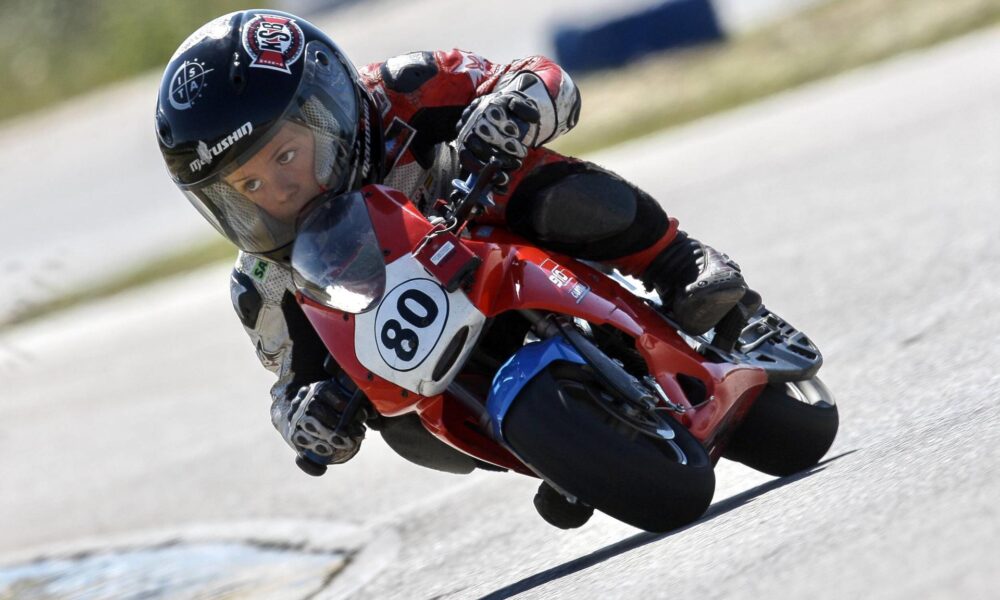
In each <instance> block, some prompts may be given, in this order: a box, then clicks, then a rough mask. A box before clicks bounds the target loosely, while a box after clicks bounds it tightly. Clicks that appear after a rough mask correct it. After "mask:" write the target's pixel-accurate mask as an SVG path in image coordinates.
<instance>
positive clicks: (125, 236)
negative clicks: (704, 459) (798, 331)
mask: <svg viewBox="0 0 1000 600" xmlns="http://www.w3.org/2000/svg"><path fill="white" fill-rule="evenodd" d="M263 4H267V5H268V6H270V7H273V8H278V9H281V10H287V11H290V12H294V13H297V14H300V15H302V16H304V17H305V18H307V19H309V20H311V21H313V22H314V23H315V24H317V25H319V26H320V27H322V28H323V29H325V30H326V31H327V32H329V33H330V34H331V36H332V37H333V38H334V39H335V40H337V41H338V43H339V44H340V45H341V47H342V48H343V49H344V50H345V51H346V52H347V54H348V55H349V56H350V57H351V58H352V59H353V60H354V61H355V62H356V63H358V64H364V63H368V62H374V61H379V60H384V59H385V58H387V57H391V56H394V55H397V54H401V53H404V52H409V51H413V50H426V49H438V48H451V47H458V48H463V49H467V50H471V51H475V52H478V53H481V54H483V55H484V56H486V57H487V58H489V59H491V60H493V61H509V60H513V59H515V58H519V57H522V56H527V55H531V54H545V55H548V56H551V57H553V58H555V59H556V60H557V61H558V62H560V64H562V65H563V66H564V67H565V68H566V69H567V70H568V72H569V73H570V74H571V75H572V77H573V79H574V81H576V82H577V83H578V85H579V86H580V88H581V91H582V96H583V112H582V115H581V119H580V124H579V126H578V127H577V128H576V129H575V130H574V131H573V132H571V133H570V134H569V135H567V136H565V137H564V138H562V139H560V140H558V141H557V142H556V143H555V145H554V146H555V148H556V149H558V150H560V151H562V152H566V153H570V154H574V155H584V156H586V157H587V158H589V159H591V160H595V161H597V162H599V163H600V164H602V165H604V166H607V167H609V168H611V169H613V170H616V171H618V172H620V173H622V174H623V175H625V176H626V177H628V178H630V179H631V180H633V181H635V182H636V183H638V184H639V185H640V186H641V187H643V188H645V189H647V190H648V191H649V192H650V193H652V194H653V195H654V196H655V197H657V198H658V199H660V201H661V202H662V203H663V204H664V206H665V207H666V210H667V212H668V214H671V215H674V216H678V217H679V218H680V219H681V222H682V224H683V225H684V226H685V227H687V228H689V229H690V231H692V232H693V233H694V234H695V235H696V236H697V237H702V238H704V239H705V240H706V241H708V242H709V243H711V244H713V245H715V246H717V247H719V248H721V249H722V250H724V251H727V252H729V253H730V254H732V255H733V256H734V257H736V258H737V259H738V260H739V261H740V262H741V264H743V266H744V268H745V269H746V270H747V272H748V273H749V274H750V275H749V279H750V281H751V283H752V284H754V285H755V287H757V288H758V289H761V291H763V292H764V296H765V300H766V301H767V302H768V304H769V306H774V307H775V308H776V309H777V310H778V311H779V312H781V313H782V314H786V311H787V315H786V316H788V317H789V318H790V319H791V320H792V321H793V323H796V324H799V325H801V327H802V328H803V329H805V330H806V331H808V332H810V334H811V337H813V338H814V339H815V340H817V341H818V343H819V345H820V346H821V348H823V349H824V350H825V352H826V356H827V362H828V365H829V366H828V367H826V368H825V371H824V372H825V373H828V375H827V383H829V384H831V386H832V387H834V389H835V390H836V391H837V392H838V393H839V394H840V396H841V397H842V398H843V399H844V400H843V401H844V407H843V408H842V409H841V410H842V418H844V419H845V423H846V425H845V426H844V429H843V432H842V434H841V438H840V440H838V443H837V446H835V448H834V452H832V454H837V455H842V456H844V457H845V458H841V459H839V460H838V461H837V462H834V463H831V465H829V466H828V467H827V470H826V471H825V472H823V473H821V474H817V475H815V476H810V477H808V478H806V479H802V480H801V481H797V482H795V484H794V485H787V486H786V485H785V483H781V482H778V483H776V482H774V481H772V480H770V479H769V478H766V477H763V476H761V475H759V474H756V473H752V472H749V471H748V470H745V469H742V468H741V467H737V466H735V465H731V464H728V463H726V464H723V465H720V476H719V477H720V489H719V491H718V492H717V495H716V499H717V501H722V500H724V499H725V500H726V501H727V502H728V504H726V503H725V502H723V504H722V505H721V506H722V507H721V508H719V507H716V509H715V512H714V513H712V514H711V516H710V518H708V519H707V522H705V523H701V524H698V525H696V526H694V527H693V528H691V529H689V530H685V531H683V532H680V533H678V534H676V535H671V536H644V535H643V534H638V535H637V534H636V533H635V531H634V530H630V529H629V528H627V527H625V526H623V525H621V524H618V523H615V522H613V521H610V520H608V519H604V520H602V518H600V517H598V518H597V519H595V521H596V522H595V523H592V524H591V525H588V527H587V528H586V529H585V530H581V532H578V533H574V534H561V533H558V532H554V531H553V530H549V529H547V528H546V526H545V525H544V524H543V523H542V522H541V521H540V520H539V519H537V517H535V516H534V514H533V509H531V506H530V504H531V503H530V497H531V494H532V493H533V488H532V485H531V482H529V481H521V480H520V479H524V478H520V479H517V480H515V479H516V478H514V477H513V476H499V475H497V476H493V475H489V474H486V475H485V476H484V474H479V473H477V474H474V475H472V476H470V477H467V478H455V477H452V476H446V475H443V474H439V473H432V472H429V471H423V470H420V469H418V468H416V467H413V466H411V465H409V464H407V463H404V462H402V460H401V459H398V458H396V457H395V456H394V455H392V453H391V451H389V450H387V449H386V448H385V447H384V445H381V443H380V440H378V438H377V436H375V435H372V436H370V437H371V438H373V439H370V440H369V441H367V442H366V449H365V450H364V451H363V452H362V454H361V456H359V458H358V459H356V460H355V461H352V462H351V463H350V464H348V465H345V466H343V467H342V468H340V469H338V470H337V473H336V474H335V475H334V474H333V473H331V475H328V476H327V477H325V478H323V479H321V480H306V478H305V477H304V476H302V475H301V474H299V473H298V472H297V470H296V469H295V467H294V465H293V464H292V457H291V456H290V453H289V451H288V449H287V448H285V447H284V446H283V444H282V442H281V440H280V439H279V438H278V436H277V435H276V434H275V433H274V432H273V431H272V430H271V426H270V423H269V422H268V415H267V404H268V398H267V389H268V387H269V385H270V383H271V378H270V376H269V375H268V374H267V373H266V372H264V371H263V369H261V368H260V366H259V365H258V364H257V362H256V359H255V358H254V356H253V352H252V348H251V347H250V346H249V344H247V340H246V337H245V335H244V334H243V332H242V331H241V329H240V327H239V323H238V321H237V319H235V318H234V316H233V315H232V314H231V312H232V309H231V307H230V301H229V298H228V290H227V283H226V278H227V273H228V270H229V268H230V265H231V261H232V258H233V257H234V256H235V250H234V249H233V248H231V247H230V246H228V245H227V244H226V243H225V242H223V241H222V240H221V239H216V238H217V237H218V236H217V235H216V234H215V233H214V231H213V230H212V229H211V228H210V227H209V226H207V224H206V223H205V222H204V221H203V220H202V219H201V218H200V217H199V216H198V215H197V213H196V212H195V211H193V210H191V208H190V207H189V206H188V205H187V203H186V202H185V201H184V200H183V198H182V196H181V195H180V193H179V192H178V191H177V190H176V188H175V187H174V186H173V184H172V183H171V182H170V180H169V178H168V176H167V174H166V171H165V169H164V167H163V165H162V161H161V159H160V157H159V154H158V151H157V147H156V143H155V138H154V134H153V131H152V126H151V125H152V117H153V111H154V107H155V96H156V89H157V85H158V83H159V78H160V75H161V72H162V69H163V67H164V65H165V63H166V61H167V59H168V58H169V56H170V55H171V54H172V52H173V50H174V49H175V48H176V47H177V46H178V45H179V44H180V42H181V41H183V39H184V38H185V37H187V35H188V34H189V33H191V32H192V31H193V30H194V29H196V28H197V27H198V26H199V25H201V24H202V23H204V22H206V21H207V20H209V19H210V18H212V17H214V16H217V15H219V14H223V13H226V12H229V11H233V10H237V9H242V8H249V7H257V6H262V5H263ZM0 22H2V23H3V24H4V30H5V34H4V35H2V36H0V56H2V57H3V60H0V82H2V83H3V87H2V93H0V181H2V182H3V187H2V188H0V208H2V211H0V273H3V278H2V279H0V281H2V282H3V283H2V286H0V289H2V291H3V293H2V294H0V599H3V600H6V599H7V598H24V597H36V598H50V597H88V598H91V597H92V598H105V597H107V598H123V597H199V596H198V594H203V595H204V596H203V597H208V596H207V595H206V594H209V592H205V591H204V590H205V589H217V588H211V585H210V584H206V585H208V586H209V587H205V588H201V587H198V586H199V585H202V583H204V582H206V581H212V580H216V581H221V582H222V583H219V584H218V585H219V586H221V587H222V588H224V589H228V590H229V592H226V593H229V594H230V595H231V597H252V596H254V595H255V594H256V596H257V597H293V598H294V597H311V596H310V594H313V593H319V592H316V590H320V589H322V590H323V592H322V594H327V595H329V596H330V597H348V596H351V597H372V598H382V597H401V598H412V597H480V596H486V597H510V596H513V595H518V594H523V595H524V597H529V596H536V595H541V596H546V595H555V596H559V597H596V596H598V595H601V596H602V597H622V596H621V595H622V594H625V595H629V594H627V593H626V591H625V590H629V591H630V592H631V595H639V594H643V595H646V596H653V597H655V596H657V595H658V592H657V590H660V589H661V588H660V587H658V586H660V585H668V581H669V588H670V589H672V590H674V591H678V592H684V593H690V594H694V593H697V594H699V595H703V594H705V593H708V592H710V591H711V592H712V593H709V595H710V596H712V597H729V596H732V595H734V594H742V593H748V592H749V591H754V592H757V593H764V594H768V595H771V596H776V597H802V596H804V595H806V594H809V595H813V596H820V597H830V598H834V597H844V596H857V595H861V596H865V597H900V596H902V595H917V596H920V597H923V596H925V595H926V596H934V597H960V596H961V597H988V596H989V595H991V594H992V593H993V591H994V590H995V584H996V583H998V582H997V581H996V575H995V573H996V572H997V569H996V567H997V566H1000V564H998V563H997V562H996V558H995V557H996V556H1000V548H998V546H997V544H998V542H997V541H996V540H997V539H1000V536H998V535H997V534H998V533H1000V530H998V529H1000V518H998V515H997V509H996V508H994V505H995V503H994V502H993V501H992V498H995V495H996V493H997V492H1000V489H998V487H997V486H998V485H1000V484H998V481H1000V477H998V475H1000V472H998V465H1000V460H998V450H997V448H998V444H997V442H1000V439H998V435H1000V434H998V431H1000V427H998V425H1000V423H998V414H997V413H998V411H997V408H996V407H997V402H996V399H997V395H998V392H1000V379H998V376H997V374H996V373H995V369H993V368H991V367H990V365H992V364H996V363H997V361H998V360H1000V356H998V351H997V350H996V349H995V346H996V344H995V343H993V342H995V340H996V339H997V338H998V336H1000V320H998V317H997V314H998V313H997V311H996V310H995V305H996V304H995V303H996V301H997V300H998V299H1000V290H998V288H997V285H998V284H997V283H996V282H998V281H1000V251H998V248H997V243H996V239H997V232H998V231H1000V229H998V228H997V225H996V223H997V222H998V218H1000V209H998V206H1000V202H998V201H1000V61H998V60H996V58H997V56H1000V30H998V28H997V24H998V22H1000V0H949V1H948V2H941V1H940V0H667V1H654V0H620V1H619V2H614V3H609V2H597V1H595V0H549V1H547V2H529V1H527V0H505V1H504V2H496V3H491V2H482V1H470V0H405V1H404V0H339V1H338V0H274V1H273V2H267V3H259V2H254V1H247V0H172V1H147V2H133V1H127V0H80V1H69V0H0ZM771 298H774V302H773V305H772V303H771ZM852 423H853V425H852ZM248 466H249V467H250V468H248ZM734 499H735V500H734ZM939 510H943V511H947V512H949V513H950V517H949V520H948V522H947V525H946V524H945V522H944V521H943V519H942V518H939V517H934V518H932V517H931V515H934V514H935V513H937V512H938V511H939ZM441 514H448V515H450V516H451V518H450V520H449V522H448V523H446V524H442V523H441V520H440V518H434V515H437V516H438V517H440V515H441ZM779 517H783V518H784V520H783V519H782V518H779ZM302 522H305V523H307V524H308V525H302ZM206 523H207V525H206ZM194 524H197V525H198V527H200V528H199V529H195V530H192V529H190V527H191V526H193V525H194ZM151 530H156V531H157V532H158V533H156V534H155V535H154V534H147V533H144V532H149V531H151ZM137 535H138V536H139V537H135V536H137ZM143 536H145V537H143ZM254 536H256V538H254ZM324 536H325V537H324ZM249 538H254V539H258V540H265V541H266V544H265V545H264V546H265V547H266V548H265V550H267V551H270V550H272V549H275V548H277V549H278V550H276V552H278V551H282V552H284V551H287V550H288V549H289V548H297V549H300V550H301V549H303V548H305V549H307V550H309V552H306V554H305V555H300V556H298V558H296V559H295V560H293V559H291V558H288V556H286V555H287V554H288V552H286V553H285V554H286V555H282V557H278V558H276V557H275V556H272V555H271V554H267V552H264V553H263V554H260V553H257V554H253V553H249V554H248V552H249V551H248V550H247V549H246V548H245V547H240V548H236V546H238V544H239V543H242V542H244V541H245V540H247V539H249ZM320 538H322V539H320ZM178 540H180V541H182V542H190V543H191V544H193V545H198V544H200V546H198V547H199V548H200V550H201V551H202V554H199V555H196V556H194V557H192V556H187V557H183V556H173V555H171V556H170V557H165V556H162V555H157V554H155V553H152V554H148V555H141V556H138V557H137V558H134V559H133V560H132V562H131V563H130V566H128V567H126V566H122V565H123V563H122V562H121V561H118V560H117V558H116V557H117V556H118V555H117V554H115V552H119V551H120V550H121V549H123V548H128V549H135V548H160V547H163V546H164V545H165V544H168V543H178ZM192 540H193V541H192ZM931 540H934V542H933V543H932V542H931ZM721 541H724V542H725V546H726V547H725V548H722V547H720V546H721V545H722V544H721V543H720V542H721ZM990 547H992V548H994V551H989V550H988V548H990ZM234 548H236V549H235V550H234ZM512 548H518V549H519V550H517V551H511V549H512ZM281 549H284V550H281ZM102 552H106V553H110V554H102ZM310 552H311V554H310ZM316 556H323V557H326V558H324V559H323V560H322V561H319V562H318V563H317V562H315V561H313V560H312V559H313V558H315V557H316ZM68 557H76V558H72V559H71V558H68ZM81 557H83V558H82V559H81ZM876 557H877V558H876ZM886 557H889V558H886ZM296 560H297V561H298V562H295V561H296ZM81 561H82V562H83V563H86V567H87V569H89V571H88V572H87V573H88V574H87V575H79V573H80V569H81ZM668 561H669V563H670V564H672V565H675V566H677V565H680V566H681V567H682V570H683V571H684V572H685V573H686V575H684V576H682V577H680V579H673V580H667V579H665V575H664V573H663V572H662V571H660V570H657V568H656V565H658V564H659V565H663V564H665V563H667V562H668ZM234 563H240V564H243V565H250V566H249V567H247V568H246V569H243V570H239V569H234V568H233V566H232V565H233V564H234ZM276 564H278V565H279V566H281V565H283V568H284V569H285V570H284V571H282V570H280V569H279V570H278V571H272V570H269V568H270V567H267V565H270V566H271V567H273V566H274V565H276ZM487 564H489V565H491V567H490V568H487V567H486V566H484V565H487ZM721 564H727V565H730V567H731V568H732V570H727V571H725V573H721V572H720V571H719V568H720V567H719V566H720V565H721ZM193 565H201V566H202V570H200V571H199V570H198V569H195V568H194V567H193ZM5 566H6V567H5ZM130 569H131V570H130ZM845 569H846V570H848V571H851V572H852V573H853V576H852V578H844V577H841V576H839V575H838V574H839V573H841V572H844V571H845ZM279 571H280V572H279ZM137 573H138V574H137ZM192 573H194V575H192ZM748 573H758V574H756V575H753V576H752V577H751V576H750V575H748ZM764 573H766V575H764ZM337 574H339V575H337ZM77 575H79V577H77ZM570 575H573V577H569V576H570ZM578 575H579V577H578ZM74 577H77V578H76V579H74ZM227 577H228V579H226V578H227ZM675 577H676V575H675ZM571 580H572V581H571ZM751 580H753V581H752V582H751ZM108 581H117V582H118V586H117V587H115V586H114V585H111V586H110V587H108V585H110V584H108V583H107V582H108ZM338 581H339V583H337V582H338ZM170 582H173V583H174V584H176V585H177V586H178V587H175V588H171V587H170ZM74 585H75V586H76V587H74ZM81 586H82V587H81ZM185 586H187V587H185ZM226 586H228V587H226ZM80 590H83V591H80ZM987 590H989V591H987ZM211 593H215V592H211ZM219 593H220V594H221V593H222V592H219ZM158 594H159V596H158ZM212 597H227V596H224V595H219V596H212Z"/></svg>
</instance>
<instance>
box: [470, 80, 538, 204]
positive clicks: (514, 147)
mask: <svg viewBox="0 0 1000 600" xmlns="http://www.w3.org/2000/svg"><path fill="white" fill-rule="evenodd" d="M540 116H541V113H539V111H538V105H537V104H536V103H535V101H534V100H533V99H531V98H530V97H528V96H527V95H526V94H524V93H523V92H518V91H512V90H508V91H501V92H494V93H492V94H487V95H485V96H481V97H479V98H476V99H475V100H473V101H472V104H470V105H469V106H468V107H467V108H466V109H465V111H463V112H462V118H461V119H459V121H458V138H457V141H458V143H459V145H460V147H461V148H464V149H465V150H468V151H469V152H470V153H471V154H472V156H474V157H475V158H476V159H477V160H478V161H480V162H482V163H484V164H485V163H487V162H489V160H490V158H491V157H493V156H495V157H497V159H499V161H500V167H501V172H500V175H498V178H497V179H496V180H495V181H494V183H495V184H496V186H497V188H498V191H502V189H503V188H504V187H505V186H506V185H507V183H509V182H510V173H511V172H512V171H515V170H517V169H518V168H519V167H520V166H521V162H522V160H523V159H524V157H525V156H526V155H527V154H528V148H530V147H532V144H533V143H534V142H535V138H537V137H538V120H539V118H540Z"/></svg>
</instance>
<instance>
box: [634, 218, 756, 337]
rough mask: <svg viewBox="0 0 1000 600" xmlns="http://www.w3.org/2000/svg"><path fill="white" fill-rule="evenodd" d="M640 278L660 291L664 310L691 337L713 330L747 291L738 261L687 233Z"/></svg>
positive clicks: (678, 234) (676, 238)
mask: <svg viewBox="0 0 1000 600" xmlns="http://www.w3.org/2000/svg"><path fill="white" fill-rule="evenodd" d="M640 279H641V280H642V282H643V283H644V284H645V285H646V286H647V287H650V288H654V289H655V290H656V292H657V293H658V294H659V295H660V298H661V299H662V300H663V306H664V309H665V310H666V311H667V312H668V313H669V314H670V316H671V317H672V318H673V319H674V320H675V321H676V322H677V324H678V325H679V326H680V328H681V329H682V330H684V332H686V333H688V334H690V335H701V334H703V333H705V332H706V331H708V330H709V329H712V328H713V327H714V326H715V325H716V324H717V323H718V322H719V321H721V320H722V318H723V317H724V316H726V314H727V313H728V312H729V311H730V310H732V309H733V308H734V307H735V306H736V305H737V303H738V302H739V301H740V299H741V298H743V295H744V294H745V293H746V292H747V284H746V281H744V280H743V274H742V273H740V267H739V265H737V264H736V262H735V261H733V260H732V259H730V258H729V257H728V256H727V255H725V254H722V253H720V252H719V251H718V250H716V249H715V248H712V247H711V246H707V245H705V244H702V243H701V242H699V241H698V240H695V239H693V238H690V237H688V236H687V234H685V233H684V232H683V231H678V232H677V235H676V237H675V238H674V239H673V240H672V241H671V242H670V245H668V246H667V247H666V248H665V249H664V250H663V251H662V252H660V254H659V255H658V256H657V257H656V258H654V259H653V260H652V262H650V264H649V266H648V267H647V268H646V270H645V271H644V272H643V273H642V274H641V275H640Z"/></svg>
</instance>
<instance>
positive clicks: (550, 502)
mask: <svg viewBox="0 0 1000 600" xmlns="http://www.w3.org/2000/svg"><path fill="white" fill-rule="evenodd" d="M535 510H537V511H538V514H539V515H541V517H542V518H543V519H545V521H546V522H547V523H548V524H549V525H555V526H556V527H558V528H559V529H576V528H577V527H580V526H582V525H583V524H584V523H586V522H587V521H589V520H590V517H591V516H593V514H594V507H592V506H587V505H586V504H584V503H582V502H570V501H569V499H568V498H566V496H563V495H562V494H560V493H559V492H558V491H556V489H555V488H554V487H552V486H551V485H549V484H548V483H546V482H544V481H543V482H542V484H541V485H539V486H538V492H537V493H536V494H535Z"/></svg>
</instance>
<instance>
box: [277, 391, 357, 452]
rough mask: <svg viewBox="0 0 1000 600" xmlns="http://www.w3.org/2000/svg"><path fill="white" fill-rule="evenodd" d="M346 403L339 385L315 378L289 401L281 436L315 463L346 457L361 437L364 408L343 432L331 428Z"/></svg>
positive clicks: (348, 400)
mask: <svg viewBox="0 0 1000 600" xmlns="http://www.w3.org/2000/svg"><path fill="white" fill-rule="evenodd" d="M349 402H350V398H349V395H348V394H346V393H345V391H344V389H343V387H341V386H340V385H338V384H337V383H336V382H333V381H319V382H316V383H313V384H310V385H307V386H305V387H303V388H302V389H300V390H299V392H298V394H296V395H295V398H294V399H293V400H292V405H291V410H290V411H289V413H288V422H287V423H286V424H285V425H286V426H285V427H282V428H281V429H282V435H283V436H284V438H285V441H286V442H288V445H289V446H291V447H292V448H293V449H295V450H296V451H297V452H298V453H299V454H301V455H304V456H306V457H307V458H309V459H310V460H312V461H313V462H315V463H318V464H326V465H329V464H337V463H342V462H346V461H348V460H350V459H351V458H352V457H353V456H354V455H355V454H357V453H358V450H359V449H360V448H361V440H363V439H365V426H364V421H365V416H366V415H365V410H364V409H363V408H361V409H359V410H358V412H357V414H356V415H355V417H354V419H353V420H352V421H351V422H350V423H349V424H347V426H346V428H345V429H346V431H344V432H343V433H342V434H340V435H337V434H335V433H334V431H335V430H336V429H337V424H338V423H340V417H341V415H342V414H343V411H344V409H346V408H347V405H348V403H349Z"/></svg>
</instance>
